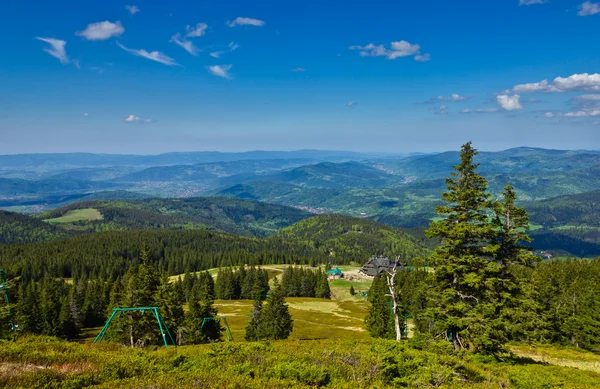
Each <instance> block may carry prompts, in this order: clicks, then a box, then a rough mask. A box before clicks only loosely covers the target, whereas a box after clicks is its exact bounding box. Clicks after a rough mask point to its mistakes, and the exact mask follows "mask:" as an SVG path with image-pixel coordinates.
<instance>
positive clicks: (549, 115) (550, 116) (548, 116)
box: [544, 112, 554, 118]
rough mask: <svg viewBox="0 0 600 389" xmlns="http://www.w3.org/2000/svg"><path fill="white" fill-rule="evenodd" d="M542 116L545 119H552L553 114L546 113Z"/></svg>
mask: <svg viewBox="0 0 600 389" xmlns="http://www.w3.org/2000/svg"><path fill="white" fill-rule="evenodd" d="M544 116H545V117H547V118H553V117H554V112H546V113H545V114H544Z"/></svg>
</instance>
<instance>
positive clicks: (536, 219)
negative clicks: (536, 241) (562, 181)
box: [525, 190, 600, 227]
mask: <svg viewBox="0 0 600 389" xmlns="http://www.w3.org/2000/svg"><path fill="white" fill-rule="evenodd" d="M525 208H526V209H527V212H528V213H529V218H530V219H531V222H532V223H534V224H539V225H542V226H544V227H558V226H596V227H600V190H595V191H592V192H586V193H580V194H575V195H569V196H559V197H554V198H551V199H548V200H543V201H536V202H533V203H529V204H526V205H525Z"/></svg>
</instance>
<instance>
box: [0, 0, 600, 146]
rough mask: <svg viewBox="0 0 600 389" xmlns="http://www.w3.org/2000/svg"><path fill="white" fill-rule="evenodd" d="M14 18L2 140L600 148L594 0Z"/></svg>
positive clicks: (253, 4) (3, 23) (0, 64)
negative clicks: (470, 141) (463, 144)
mask: <svg viewBox="0 0 600 389" xmlns="http://www.w3.org/2000/svg"><path fill="white" fill-rule="evenodd" d="M520 2H521V3H523V4H520ZM528 3H531V4H528ZM0 33H1V34H2V36H3V37H5V38H4V39H2V40H0V53H2V54H1V55H0V137H1V138H0V139H2V141H1V142H0V153H25V152H70V151H89V152H110V153H136V154H151V153H160V152H168V151H193V150H221V151H242V150H252V149H263V150H275V149H277V150H292V149H301V148H317V149H338V150H339V149H344V150H356V151H386V152H391V151H398V152H411V151H441V150H450V149H457V148H458V147H459V145H460V144H461V143H464V142H465V141H467V140H472V141H473V142H474V144H475V146H476V147H478V148H480V149H484V150H499V149H504V148H509V147H514V146H521V145H526V146H539V147H548V148H562V149H566V148H588V149H590V148H591V149H600V135H599V133H600V74H598V73H600V41H599V40H598V38H597V37H598V36H600V3H595V2H594V1H592V2H583V1H581V0H579V1H568V0H547V1H541V0H502V1H500V0H486V1H475V0H471V1H460V0H456V1H447V0H445V1H437V0H431V1H427V2H415V1H412V2H408V1H391V0H389V1H379V0H372V1H368V2H367V1H355V0H347V1H344V2H341V1H327V2H326V1H313V0H310V1H303V2H291V1H229V0H221V1H218V2H209V1H205V2H196V1H194V2H192V1H177V0H172V1H134V0H125V2H122V1H110V0H107V1H89V2H88V1H86V2H82V1H74V0H73V1H52V2H49V1H39V0H31V1H27V2H24V1H15V2H7V4H3V5H2V11H1V12H0Z"/></svg>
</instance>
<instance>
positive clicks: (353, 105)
mask: <svg viewBox="0 0 600 389" xmlns="http://www.w3.org/2000/svg"><path fill="white" fill-rule="evenodd" d="M357 105H358V101H349V102H348V104H346V107H348V108H354V107H356V106H357Z"/></svg>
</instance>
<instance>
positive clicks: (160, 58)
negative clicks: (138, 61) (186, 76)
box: [117, 42, 180, 66]
mask: <svg viewBox="0 0 600 389" xmlns="http://www.w3.org/2000/svg"><path fill="white" fill-rule="evenodd" d="M117 46H119V47H120V48H122V49H123V50H125V51H126V52H128V53H129V54H132V55H137V56H138V57H144V58H147V59H150V60H152V61H156V62H160V63H162V64H164V65H168V66H180V65H179V64H178V63H177V62H175V60H174V59H173V58H171V57H168V56H166V55H164V54H163V53H161V52H160V51H150V52H148V51H146V50H143V49H140V50H135V49H130V48H128V47H125V46H123V45H122V44H120V43H119V42H117Z"/></svg>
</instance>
